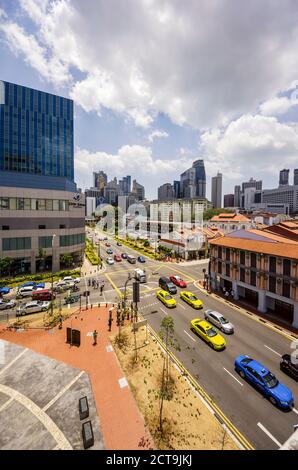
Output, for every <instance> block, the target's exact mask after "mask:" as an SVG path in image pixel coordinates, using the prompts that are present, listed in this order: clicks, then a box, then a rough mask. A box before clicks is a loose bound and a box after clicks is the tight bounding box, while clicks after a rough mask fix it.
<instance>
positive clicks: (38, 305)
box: [17, 300, 51, 316]
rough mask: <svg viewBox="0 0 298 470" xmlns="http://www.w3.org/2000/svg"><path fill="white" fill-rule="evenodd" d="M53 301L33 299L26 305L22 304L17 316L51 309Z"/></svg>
mask: <svg viewBox="0 0 298 470" xmlns="http://www.w3.org/2000/svg"><path fill="white" fill-rule="evenodd" d="M50 304H51V302H48V301H45V302H41V301H38V300H33V301H32V302H28V303H27V304H26V305H22V306H20V307H19V308H18V309H17V316H20V315H27V314H28V313H38V312H45V311H46V310H48V309H49V307H50Z"/></svg>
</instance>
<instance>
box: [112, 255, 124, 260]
mask: <svg viewBox="0 0 298 470" xmlns="http://www.w3.org/2000/svg"><path fill="white" fill-rule="evenodd" d="M114 260H115V261H122V258H121V256H120V255H114Z"/></svg>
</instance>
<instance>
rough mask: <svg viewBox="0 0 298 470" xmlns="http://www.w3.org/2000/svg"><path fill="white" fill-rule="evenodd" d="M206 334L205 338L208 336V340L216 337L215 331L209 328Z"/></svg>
mask: <svg viewBox="0 0 298 470" xmlns="http://www.w3.org/2000/svg"><path fill="white" fill-rule="evenodd" d="M206 333H207V336H209V337H210V338H212V337H213V336H216V335H217V331H216V330H215V329H214V328H209V330H207V331H206Z"/></svg>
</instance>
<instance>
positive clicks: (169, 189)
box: [158, 183, 174, 201]
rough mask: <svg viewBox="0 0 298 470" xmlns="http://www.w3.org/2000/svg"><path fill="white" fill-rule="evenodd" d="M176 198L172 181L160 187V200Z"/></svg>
mask: <svg viewBox="0 0 298 470" xmlns="http://www.w3.org/2000/svg"><path fill="white" fill-rule="evenodd" d="M173 198H174V189H173V186H172V185H171V183H165V184H163V185H161V186H160V187H159V188H158V200H159V201H166V200H168V199H173Z"/></svg>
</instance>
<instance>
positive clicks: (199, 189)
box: [192, 160, 206, 198]
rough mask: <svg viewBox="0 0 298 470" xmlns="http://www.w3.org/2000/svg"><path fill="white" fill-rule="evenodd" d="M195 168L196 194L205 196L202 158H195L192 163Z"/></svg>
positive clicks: (204, 175) (201, 196) (204, 174)
mask: <svg viewBox="0 0 298 470" xmlns="http://www.w3.org/2000/svg"><path fill="white" fill-rule="evenodd" d="M192 166H193V168H195V170H196V196H197V197H200V198H205V197H206V172H205V165H204V160H197V161H195V162H194V163H193V164H192Z"/></svg>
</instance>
